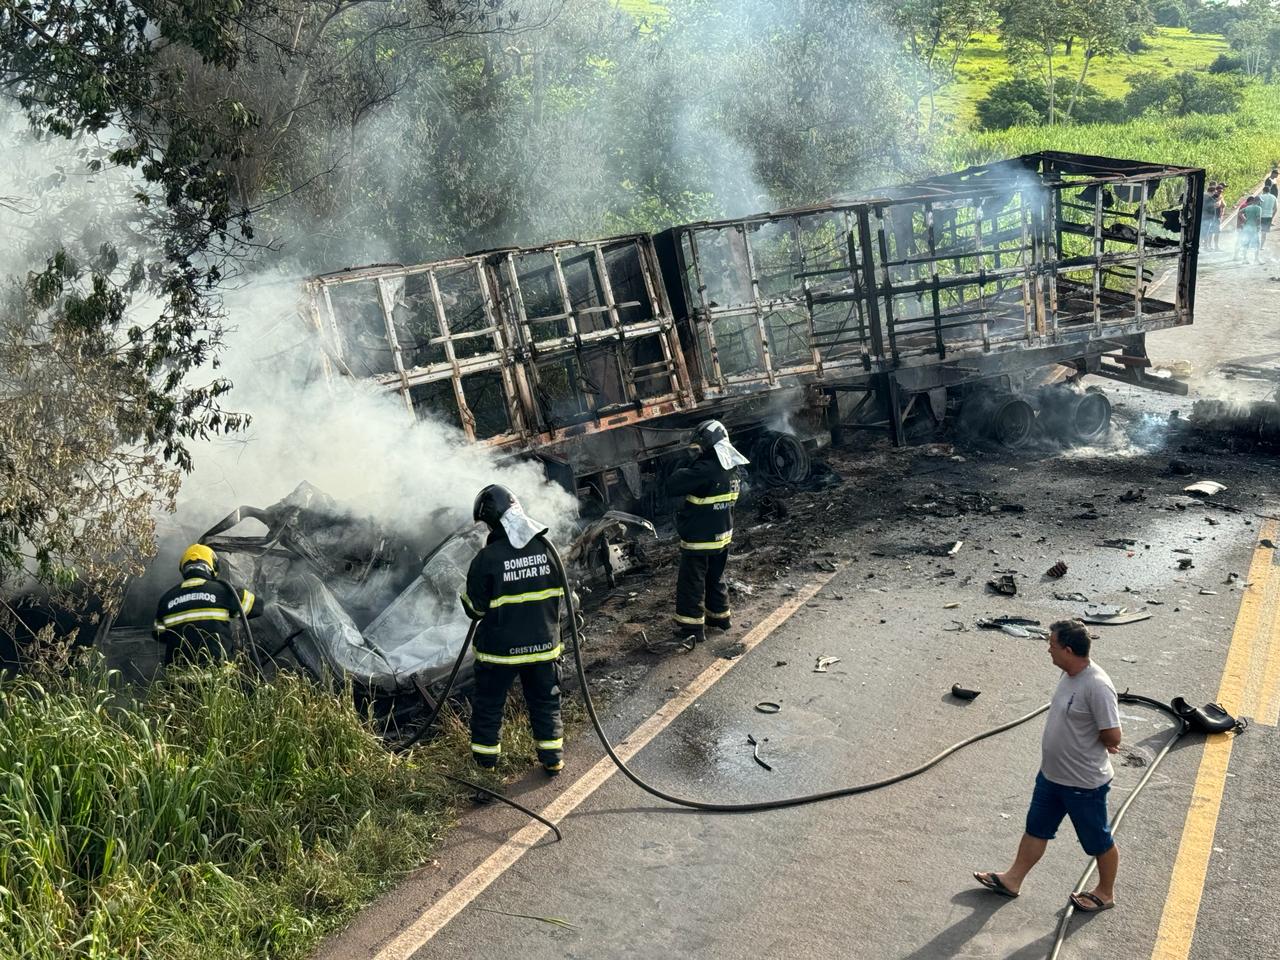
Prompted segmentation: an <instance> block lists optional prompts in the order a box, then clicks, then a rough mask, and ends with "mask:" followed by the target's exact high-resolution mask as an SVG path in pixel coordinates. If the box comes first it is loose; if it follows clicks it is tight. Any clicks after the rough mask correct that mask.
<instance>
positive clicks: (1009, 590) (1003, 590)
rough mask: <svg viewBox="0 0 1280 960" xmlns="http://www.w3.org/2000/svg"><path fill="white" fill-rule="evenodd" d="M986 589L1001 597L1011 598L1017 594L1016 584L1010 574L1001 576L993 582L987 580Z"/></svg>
mask: <svg viewBox="0 0 1280 960" xmlns="http://www.w3.org/2000/svg"><path fill="white" fill-rule="evenodd" d="M987 587H988V588H989V589H990V590H991V591H992V592H993V593H998V594H1000V595H1001V596H1002V597H1012V596H1014V595H1016V594H1017V592H1018V584H1017V582H1016V581H1015V580H1014V579H1013V574H1011V573H1006V574H1002V575H1001V576H999V577H996V578H995V579H993V580H988V581H987Z"/></svg>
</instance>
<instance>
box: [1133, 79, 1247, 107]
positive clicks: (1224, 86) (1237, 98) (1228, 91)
mask: <svg viewBox="0 0 1280 960" xmlns="http://www.w3.org/2000/svg"><path fill="white" fill-rule="evenodd" d="M1241 99H1242V94H1241V92H1240V87H1239V84H1238V83H1236V82H1235V81H1233V80H1232V79H1231V78H1230V77H1222V76H1215V75H1213V74H1206V73H1200V72H1198V71H1193V70H1180V71H1178V72H1177V73H1175V74H1173V76H1167V75H1164V74H1160V73H1156V72H1155V71H1149V72H1146V73H1139V74H1135V75H1133V76H1131V77H1129V93H1128V94H1127V95H1126V96H1125V98H1124V101H1125V111H1126V113H1127V114H1128V115H1129V116H1134V117H1136V116H1140V115H1141V114H1143V113H1161V114H1168V115H1171V116H1175V117H1185V116H1187V115H1188V114H1191V113H1209V114H1214V113H1234V112H1235V111H1236V110H1238V109H1239V108H1240V102H1241Z"/></svg>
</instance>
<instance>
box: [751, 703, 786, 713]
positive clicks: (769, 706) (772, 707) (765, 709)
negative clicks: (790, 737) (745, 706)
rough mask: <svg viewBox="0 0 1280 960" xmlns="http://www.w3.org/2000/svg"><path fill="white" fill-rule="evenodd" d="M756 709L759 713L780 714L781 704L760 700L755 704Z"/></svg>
mask: <svg viewBox="0 0 1280 960" xmlns="http://www.w3.org/2000/svg"><path fill="white" fill-rule="evenodd" d="M756 709H757V710H759V711H760V712H761V713H780V712H781V711H782V704H780V703H777V702H775V701H773V700H761V701H760V702H759V703H757V704H756Z"/></svg>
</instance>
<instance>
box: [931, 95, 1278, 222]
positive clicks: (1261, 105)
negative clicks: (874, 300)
mask: <svg viewBox="0 0 1280 960" xmlns="http://www.w3.org/2000/svg"><path fill="white" fill-rule="evenodd" d="M1278 99H1280V85H1276V84H1272V85H1265V84H1262V83H1253V84H1250V85H1249V86H1248V87H1247V88H1246V89H1245V96H1244V103H1243V105H1242V107H1241V109H1240V110H1239V111H1238V112H1236V113H1234V114H1226V115H1213V116H1203V115H1196V114H1192V115H1190V116H1186V117H1144V118H1142V119H1138V120H1130V121H1127V122H1125V123H1081V124H1072V125H1067V126H1053V127H1044V126H1038V127H1011V128H1010V129H1008V130H999V131H993V132H988V133H972V132H971V133H960V134H954V135H951V136H948V137H945V138H943V139H942V141H941V142H940V144H939V153H940V157H939V160H938V164H937V165H938V166H939V167H941V168H943V169H958V168H960V167H965V166H969V165H970V164H977V163H988V162H990V161H992V160H998V159H1003V158H1005V157H1012V156H1017V155H1019V154H1023V153H1033V152H1035V151H1037V150H1070V151H1074V152H1076V153H1088V154H1094V155H1096V156H1102V157H1122V158H1132V159H1139V160H1150V161H1154V162H1156V163H1169V164H1177V165H1186V166H1195V167H1204V168H1205V169H1206V171H1207V172H1208V176H1209V178H1210V179H1214V180H1225V181H1226V182H1227V184H1228V187H1229V190H1228V192H1229V194H1230V196H1231V200H1232V202H1234V201H1235V199H1236V198H1237V197H1238V196H1239V195H1240V194H1241V193H1243V192H1244V191H1245V190H1249V189H1252V188H1253V187H1255V186H1257V184H1258V182H1259V181H1260V180H1261V179H1262V177H1263V176H1265V175H1266V173H1267V171H1268V170H1270V169H1271V163H1272V161H1273V160H1275V159H1277V158H1280V111H1277V110H1276V108H1275V104H1276V102H1277V100H1278Z"/></svg>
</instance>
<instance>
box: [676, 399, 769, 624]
mask: <svg viewBox="0 0 1280 960" xmlns="http://www.w3.org/2000/svg"><path fill="white" fill-rule="evenodd" d="M693 445H694V448H695V459H694V460H693V462H692V463H691V464H689V465H688V466H686V467H683V468H681V469H679V470H677V471H676V472H675V473H673V474H672V475H671V478H670V479H669V480H668V481H667V493H669V494H671V495H672V496H683V497H684V502H683V503H682V504H681V505H680V509H679V511H678V512H677V513H676V533H677V534H678V535H679V537H680V572H679V574H678V576H677V578H676V614H675V619H676V636H677V637H678V638H680V639H681V640H684V641H686V642H687V641H688V640H689V639H690V638H691V639H692V640H693V641H694V642H695V643H697V642H700V641H702V640H704V639H706V628H707V627H715V628H716V629H718V630H728V629H729V626H730V616H731V611H730V609H729V591H728V590H727V589H726V588H725V585H724V568H725V564H726V563H727V562H728V560H729V544H730V543H731V542H732V541H733V505H734V503H735V502H736V501H737V499H738V487H739V481H738V467H740V466H745V465H746V464H748V463H750V462H751V461H749V460H748V459H747V458H746V457H744V456H743V455H742V454H741V453H739V452H738V450H737V448H735V447H734V445H733V444H732V443H730V442H729V431H727V430H726V429H725V428H724V424H722V423H720V421H718V420H707V421H706V422H704V423H700V424H699V425H698V427H697V429H696V430H694V433H693Z"/></svg>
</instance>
